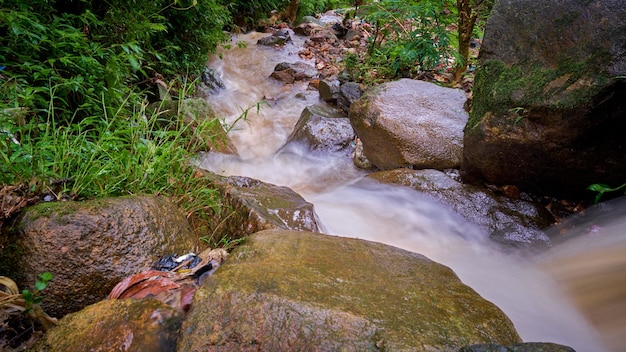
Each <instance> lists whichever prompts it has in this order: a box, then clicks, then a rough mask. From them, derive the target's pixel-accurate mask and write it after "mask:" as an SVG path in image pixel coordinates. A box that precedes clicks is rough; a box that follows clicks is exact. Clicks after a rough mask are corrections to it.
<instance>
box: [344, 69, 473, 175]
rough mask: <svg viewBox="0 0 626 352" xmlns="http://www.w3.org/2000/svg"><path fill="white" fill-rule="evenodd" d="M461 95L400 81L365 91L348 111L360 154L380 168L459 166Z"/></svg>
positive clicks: (464, 119)
mask: <svg viewBox="0 0 626 352" xmlns="http://www.w3.org/2000/svg"><path fill="white" fill-rule="evenodd" d="M465 101H466V97H465V93H464V92H463V91H461V90H459V89H451V88H443V87H440V86H437V85H435V84H433V83H428V82H424V81H417V80H412V79H401V80H399V81H395V82H389V83H385V84H382V85H380V86H378V87H375V88H373V89H370V90H369V91H367V92H366V93H365V94H364V95H363V96H362V97H361V98H359V99H358V100H356V101H355V102H354V103H353V104H352V106H351V107H350V114H349V117H350V122H351V123H352V126H353V127H354V130H355V132H356V134H357V135H358V136H359V138H360V139H361V141H362V142H363V152H364V153H365V156H366V157H367V158H368V159H369V160H370V162H371V163H372V164H374V165H375V166H376V167H377V168H379V169H380V170H389V169H395V168H399V167H412V168H417V169H429V168H430V169H437V170H443V169H447V168H454V167H458V166H459V165H460V163H461V155H462V150H463V144H462V142H463V127H464V126H465V123H466V122H467V113H466V112H465V110H463V104H464V103H465Z"/></svg>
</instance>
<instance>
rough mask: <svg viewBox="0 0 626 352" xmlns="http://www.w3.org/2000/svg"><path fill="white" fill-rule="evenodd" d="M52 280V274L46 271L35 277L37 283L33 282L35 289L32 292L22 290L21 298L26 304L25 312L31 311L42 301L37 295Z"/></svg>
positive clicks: (41, 297)
mask: <svg viewBox="0 0 626 352" xmlns="http://www.w3.org/2000/svg"><path fill="white" fill-rule="evenodd" d="M52 278H53V276H52V273H50V272H48V271H46V272H45V273H42V274H39V275H37V281H36V282H35V289H34V290H33V291H30V290H22V297H23V298H24V302H25V303H26V305H25V308H26V311H28V310H29V309H32V307H33V306H34V305H36V304H40V303H41V301H43V298H44V297H43V296H39V294H40V293H41V291H43V290H44V289H45V288H46V287H48V282H50V281H51V280H52Z"/></svg>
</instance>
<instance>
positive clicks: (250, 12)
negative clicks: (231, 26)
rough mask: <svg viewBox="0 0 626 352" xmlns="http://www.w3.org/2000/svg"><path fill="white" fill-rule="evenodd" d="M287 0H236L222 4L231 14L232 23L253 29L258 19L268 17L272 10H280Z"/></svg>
mask: <svg viewBox="0 0 626 352" xmlns="http://www.w3.org/2000/svg"><path fill="white" fill-rule="evenodd" d="M288 3H289V0H236V1H225V2H224V5H225V6H227V8H228V10H229V11H230V13H231V14H232V16H233V21H234V23H235V24H236V25H237V26H239V27H241V28H243V29H254V28H255V25H256V24H257V23H258V21H259V20H260V19H264V18H268V17H270V14H271V13H272V11H274V10H282V9H283V8H285V6H287V4H288Z"/></svg>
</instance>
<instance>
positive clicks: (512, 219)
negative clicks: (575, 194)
mask: <svg viewBox="0 0 626 352" xmlns="http://www.w3.org/2000/svg"><path fill="white" fill-rule="evenodd" d="M368 178H371V179H374V180H377V181H380V182H384V183H391V184H398V185H402V186H407V187H410V188H413V189H415V190H417V191H420V192H424V193H426V194H428V195H429V196H430V197H433V198H434V199H435V200H436V201H437V202H439V203H441V204H443V205H445V206H446V207H449V208H451V209H452V210H454V212H456V213H457V214H459V215H461V216H462V217H463V218H465V219H466V220H467V221H468V222H470V223H472V224H476V225H478V226H479V227H480V228H481V229H483V230H484V231H485V232H486V233H489V234H490V237H491V238H492V239H493V240H495V241H496V242H500V243H504V244H507V245H513V246H518V247H519V246H524V247H527V246H531V247H538V248H543V247H545V246H548V245H549V244H550V239H549V238H548V236H547V235H546V234H545V233H544V232H543V231H542V229H544V228H546V227H548V226H549V225H551V224H552V223H553V222H554V218H553V217H552V215H551V214H550V213H549V212H548V211H547V210H546V209H545V208H544V207H542V206H540V205H537V204H534V203H531V202H528V201H524V200H521V199H511V198H508V197H505V196H501V195H497V194H494V193H493V192H491V191H490V190H488V189H481V188H479V187H477V186H473V185H468V184H463V183H461V182H458V181H456V180H454V179H453V178H451V177H450V176H448V175H446V174H445V173H443V172H441V171H437V170H409V169H396V170H389V171H381V172H376V173H373V174H370V175H368Z"/></svg>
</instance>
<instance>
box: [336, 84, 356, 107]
mask: <svg viewBox="0 0 626 352" xmlns="http://www.w3.org/2000/svg"><path fill="white" fill-rule="evenodd" d="M361 93H362V91H361V86H359V84H358V83H356V82H346V83H343V84H342V85H341V87H339V95H338V96H337V106H339V107H340V108H342V109H343V110H344V111H350V106H351V105H352V103H353V102H354V101H355V100H357V99H359V98H360V97H361Z"/></svg>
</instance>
